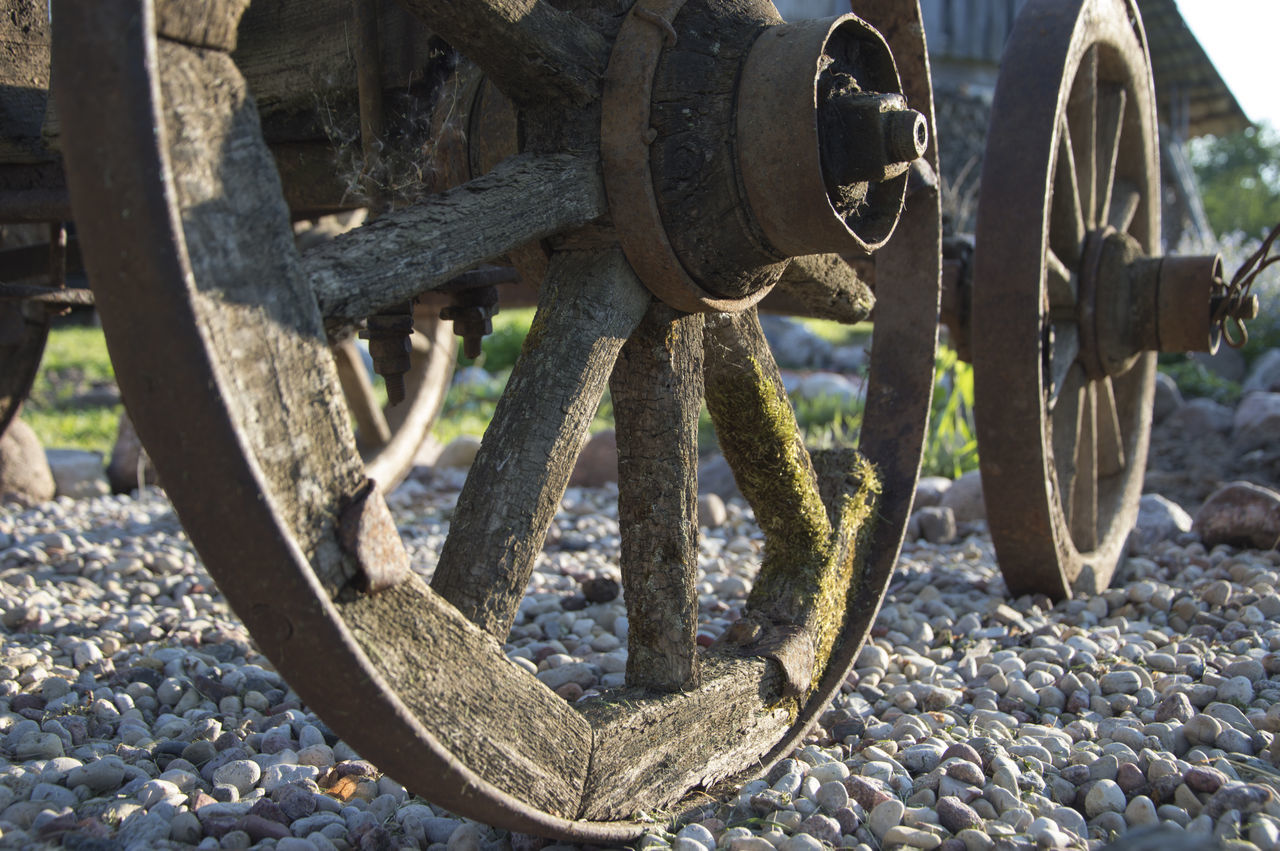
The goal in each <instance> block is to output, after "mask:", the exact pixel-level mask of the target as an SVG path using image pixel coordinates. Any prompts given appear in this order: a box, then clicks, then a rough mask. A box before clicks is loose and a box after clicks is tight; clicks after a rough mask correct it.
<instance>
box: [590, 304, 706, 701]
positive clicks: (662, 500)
mask: <svg viewBox="0 0 1280 851" xmlns="http://www.w3.org/2000/svg"><path fill="white" fill-rule="evenodd" d="M609 389H610V396H611V398H612V400H613V415H614V421H615V423H616V424H617V434H618V527H619V531H620V532H621V535H622V558H621V568H622V582H623V587H624V588H625V590H626V595H625V596H626V601H627V619H628V621H629V622H630V624H631V626H630V628H629V630H628V632H627V650H628V655H627V684H628V685H632V686H636V687H640V688H649V689H655V690H658V691H677V690H681V689H688V688H692V687H694V686H696V685H697V683H698V652H697V651H698V647H697V644H696V641H695V640H696V638H697V632H698V592H697V573H698V413H699V412H700V411H701V409H702V316H701V314H680V313H678V312H677V311H675V310H673V309H672V308H670V307H667V306H666V305H665V304H662V303H661V302H656V301H655V302H654V304H653V305H652V306H651V307H650V308H649V312H648V313H647V314H646V315H645V318H644V321H643V322H641V323H640V327H639V328H638V329H636V332H635V333H634V334H632V335H631V339H630V340H628V341H627V344H626V345H625V346H623V347H622V354H621V355H620V356H619V357H618V362H617V364H615V365H614V368H613V377H612V378H611V379H610V381H609Z"/></svg>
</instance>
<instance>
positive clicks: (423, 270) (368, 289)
mask: <svg viewBox="0 0 1280 851" xmlns="http://www.w3.org/2000/svg"><path fill="white" fill-rule="evenodd" d="M606 209H607V205H606V203H605V197H604V186H603V184H602V183H601V181H600V174H599V169H598V168H597V166H596V164H595V162H594V160H593V159H591V158H589V157H578V156H574V155H572V154H554V155H546V156H538V155H534V154H520V155H518V156H515V157H511V158H510V159H508V160H506V161H504V162H502V163H500V164H499V165H498V166H497V167H495V168H494V169H493V171H491V172H489V173H488V174H486V175H484V176H482V177H477V178H476V179H474V180H472V181H470V182H468V183H466V184H464V185H462V186H459V187H458V188H456V189H452V190H450V191H448V192H443V193H441V194H439V195H434V196H432V197H430V198H429V199H427V200H426V201H422V202H420V203H417V204H413V205H411V206H409V207H406V208H404V209H402V210H395V211H393V212H390V213H388V214H386V215H384V216H381V217H379V218H378V219H377V220H375V221H373V222H370V223H369V224H366V225H364V226H363V227H360V228H357V229H355V230H353V231H350V232H348V233H345V234H341V235H340V236H337V237H334V238H333V239H331V240H329V241H328V242H326V243H324V244H323V245H320V246H318V247H317V248H315V249H314V250H312V251H309V252H307V254H306V255H305V257H304V258H303V268H304V269H305V271H306V274H307V277H308V278H309V279H310V281H311V287H312V289H313V290H314V291H315V294H316V300H317V301H318V302H319V303H320V312H321V313H322V314H323V315H324V318H325V323H326V325H328V326H329V327H334V326H342V325H347V324H350V323H353V322H357V321H359V320H361V319H363V318H364V317H366V316H369V315H370V314H372V313H376V312H377V311H378V310H379V309H380V308H383V307H386V306H387V305H391V304H397V303H399V302H404V301H408V300H410V299H412V298H413V297H415V296H417V295H420V294H421V293H423V292H426V291H428V290H431V289H433V288H435V287H438V286H440V285H441V284H443V283H445V282H446V281H449V280H451V279H452V278H455V277H457V276H458V275H459V274H461V273H462V272H464V271H466V270H467V269H470V268H471V267H473V266H475V265H477V264H479V263H484V262H486V261H488V260H492V259H494V258H495V257H499V256H501V255H503V254H505V253H507V252H508V251H510V250H511V249H513V248H517V247H519V246H521V245H524V244H525V243H527V242H530V241H532V240H535V239H541V238H543V237H547V236H551V235H552V234H555V233H557V232H559V231H561V230H564V229H566V228H571V227H576V226H579V225H583V224H586V223H587V222H590V221H591V220H593V219H595V218H597V217H598V216H600V215H603V214H604V212H605V210H606Z"/></svg>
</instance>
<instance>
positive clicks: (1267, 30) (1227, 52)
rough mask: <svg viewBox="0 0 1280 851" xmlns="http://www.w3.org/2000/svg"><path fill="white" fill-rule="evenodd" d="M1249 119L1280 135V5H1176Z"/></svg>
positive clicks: (1260, 0) (1216, 0)
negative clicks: (1279, 58)
mask: <svg viewBox="0 0 1280 851" xmlns="http://www.w3.org/2000/svg"><path fill="white" fill-rule="evenodd" d="M1177 2H1178V10H1179V11H1180V12H1181V13H1182V17H1183V19H1184V20H1185V21H1186V22H1187V26H1189V27H1191V31H1192V32H1193V33H1195V35H1196V39H1197V40H1198V41H1199V42H1200V45H1201V46H1202V47H1203V48H1204V49H1205V52H1206V53H1207V54H1209V58H1210V59H1211V60H1212V61H1213V64H1214V67H1216V68H1217V69H1218V73H1219V74H1221V75H1222V79H1223V80H1225V81H1226V83H1227V86H1228V87H1229V88H1230V89H1231V91H1232V92H1233V93H1234V94H1235V96H1236V100H1237V101H1239V102H1240V106H1241V107H1242V108H1243V109H1244V111H1245V114H1246V115H1248V116H1249V118H1250V119H1251V120H1253V121H1259V120H1261V119H1266V120H1268V121H1270V122H1271V124H1272V126H1273V127H1276V128H1278V129H1280V88H1278V87H1277V85H1276V83H1277V80H1280V64H1278V63H1277V60H1276V51H1277V43H1276V36H1277V33H1280V0H1177Z"/></svg>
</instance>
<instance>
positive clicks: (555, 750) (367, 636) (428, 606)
mask: <svg viewBox="0 0 1280 851" xmlns="http://www.w3.org/2000/svg"><path fill="white" fill-rule="evenodd" d="M338 609H339V611H340V612H341V613H342V617H343V620H344V621H345V622H346V624H347V627H348V628H349V629H350V630H351V632H352V634H353V635H354V636H355V637H356V640H357V641H358V642H359V643H360V646H361V648H362V649H363V650H364V652H365V653H366V654H367V655H368V656H369V658H370V659H371V660H372V661H373V662H374V665H375V666H376V667H377V669H378V671H379V672H380V673H381V674H382V676H383V677H384V678H385V680H386V681H387V682H388V683H392V684H393V685H394V687H395V689H396V692H397V694H398V695H399V697H400V699H401V700H402V701H404V703H405V704H406V705H407V706H408V707H409V708H410V709H411V710H412V711H413V713H414V714H415V715H416V716H417V717H418V719H419V720H420V721H421V722H422V724H423V725H424V726H425V727H426V728H427V729H428V730H430V731H431V733H432V735H434V736H435V737H436V738H437V739H438V740H440V741H441V742H443V743H445V744H446V746H447V747H448V749H449V751H450V752H451V753H452V754H453V755H454V756H455V757H457V758H458V760H460V761H461V762H462V763H463V764H464V765H466V766H467V767H468V768H470V769H471V770H472V771H474V772H475V773H476V774H478V775H479V776H481V777H483V778H485V779H486V780H487V781H489V782H490V783H493V784H494V785H496V786H497V787H498V788H500V789H502V790H504V791H506V792H507V793H508V794H511V795H513V796H515V797H517V798H519V799H522V800H524V801H526V802H528V803H529V804H531V805H533V806H535V807H538V808H540V809H542V810H544V811H545V812H548V813H552V814H554V815H560V816H565V817H573V816H574V815H575V814H576V810H577V807H578V802H579V800H580V798H581V795H582V788H583V784H584V781H585V774H586V768H587V763H588V760H589V758H590V754H591V744H592V732H591V728H590V726H589V725H588V723H587V722H586V721H585V720H584V719H583V718H582V717H581V716H579V715H578V713H576V712H574V710H573V708H572V707H571V706H570V705H569V704H568V703H566V702H565V701H564V700H562V699H561V698H560V697H558V696H557V695H556V694H555V693H554V692H552V691H551V690H550V689H548V688H547V687H546V686H544V685H543V684H542V683H540V682H538V680H537V679H536V678H534V677H533V676H531V675H530V674H529V673H528V672H526V671H524V670H522V669H520V668H518V667H516V666H515V665H513V664H512V663H511V662H509V661H507V659H506V657H505V656H503V654H502V647H501V645H499V643H498V641H497V640H496V639H494V638H493V636H491V635H490V634H489V633H487V632H485V631H483V630H481V629H479V628H478V627H476V626H475V625H474V624H472V623H471V622H470V621H468V620H467V619H466V618H464V617H462V615H460V614H459V613H458V612H457V610H456V609H454V608H453V607H452V606H450V605H449V604H448V603H446V602H445V601H444V600H443V599H441V597H440V596H439V595H438V594H436V593H435V592H434V591H432V590H431V589H430V588H428V587H427V586H426V584H425V583H423V582H422V580H420V579H418V578H417V577H416V576H415V577H414V578H413V579H411V580H410V581H408V582H404V583H401V584H400V585H398V586H396V587H395V588H391V589H389V590H386V591H383V592H381V593H378V594H374V595H363V596H361V597H359V598H358V599H356V600H353V601H351V602H345V603H339V604H338Z"/></svg>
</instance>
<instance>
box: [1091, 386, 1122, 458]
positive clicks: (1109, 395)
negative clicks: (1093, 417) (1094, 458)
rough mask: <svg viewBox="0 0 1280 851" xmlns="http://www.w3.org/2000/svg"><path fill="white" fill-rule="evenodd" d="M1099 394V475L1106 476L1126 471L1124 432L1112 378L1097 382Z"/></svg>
mask: <svg viewBox="0 0 1280 851" xmlns="http://www.w3.org/2000/svg"><path fill="white" fill-rule="evenodd" d="M1096 386H1097V395H1098V476H1099V477H1102V478H1105V477H1107V476H1114V475H1116V474H1117V473H1122V472H1124V469H1125V466H1126V465H1125V457H1124V433H1123V432H1122V431H1121V429H1120V413H1119V409H1118V408H1117V406H1116V389H1115V385H1114V384H1112V382H1111V378H1110V377H1109V376H1108V377H1105V378H1103V379H1102V380H1101V381H1099V382H1098V383H1097V385H1096Z"/></svg>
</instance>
